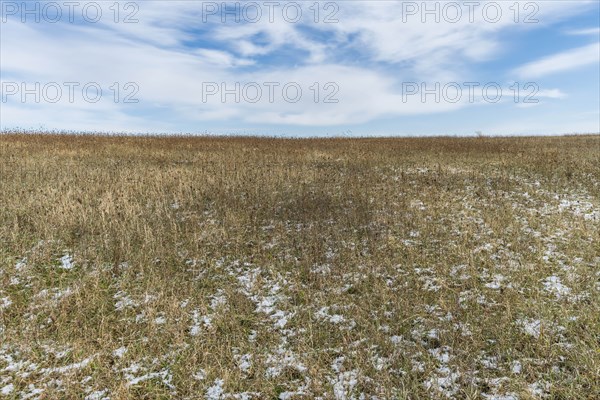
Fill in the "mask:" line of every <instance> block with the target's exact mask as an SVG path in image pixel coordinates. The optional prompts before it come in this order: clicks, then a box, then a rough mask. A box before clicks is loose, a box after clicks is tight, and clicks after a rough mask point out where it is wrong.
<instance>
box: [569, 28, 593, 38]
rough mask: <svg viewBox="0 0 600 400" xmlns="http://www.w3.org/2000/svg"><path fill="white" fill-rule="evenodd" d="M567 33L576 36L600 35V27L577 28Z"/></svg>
mask: <svg viewBox="0 0 600 400" xmlns="http://www.w3.org/2000/svg"><path fill="white" fill-rule="evenodd" d="M567 35H575V36H587V35H591V36H599V35H600V28H588V29H576V30H572V31H567Z"/></svg>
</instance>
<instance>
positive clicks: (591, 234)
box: [0, 135, 600, 400]
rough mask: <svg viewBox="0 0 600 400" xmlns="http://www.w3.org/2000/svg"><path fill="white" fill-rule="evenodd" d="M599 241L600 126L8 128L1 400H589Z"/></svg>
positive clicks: (0, 169)
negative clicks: (470, 135)
mask: <svg viewBox="0 0 600 400" xmlns="http://www.w3.org/2000/svg"><path fill="white" fill-rule="evenodd" d="M599 243H600V137H598V136H588V137H568V138H521V139H485V138H474V139H444V138H438V139H397V140H381V139H379V140H306V141H291V140H290V141H284V140H258V139H203V138H197V139H189V138H179V139H153V138H100V137H88V138H82V137H61V136H54V137H42V136H18V135H14V136H2V137H0V398H4V397H6V398H8V399H11V398H15V399H17V398H22V399H25V398H31V399H34V398H39V399H71V398H72V399H81V398H86V399H97V400H100V399H108V398H111V399H126V398H131V399H133V398H182V399H186V398H187V399H197V398H207V399H221V398H223V399H225V398H231V399H251V398H253V399H276V398H280V399H296V398H298V399H300V398H306V399H312V398H318V397H321V398H324V399H325V398H327V399H354V398H356V399H363V398H364V399H395V398H412V399H424V398H457V399H463V398H468V399H496V400H499V399H504V400H508V399H532V398H552V399H598V398H600V380H598V377H599V376H600V246H599ZM3 396H4V397H3Z"/></svg>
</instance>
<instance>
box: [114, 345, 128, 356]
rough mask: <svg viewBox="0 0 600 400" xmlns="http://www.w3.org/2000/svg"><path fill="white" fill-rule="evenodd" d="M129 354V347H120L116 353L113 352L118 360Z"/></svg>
mask: <svg viewBox="0 0 600 400" xmlns="http://www.w3.org/2000/svg"><path fill="white" fill-rule="evenodd" d="M126 353H127V347H119V348H118V349H116V350H115V351H113V356H115V357H118V358H123V356H124V355H125V354H126Z"/></svg>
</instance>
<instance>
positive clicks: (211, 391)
mask: <svg viewBox="0 0 600 400" xmlns="http://www.w3.org/2000/svg"><path fill="white" fill-rule="evenodd" d="M224 383H225V382H224V381H223V379H215V383H214V384H213V385H212V386H211V387H209V388H208V390H207V391H206V397H205V399H206V400H220V399H222V398H223V397H222V396H223V384H224Z"/></svg>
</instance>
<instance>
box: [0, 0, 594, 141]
mask: <svg viewBox="0 0 600 400" xmlns="http://www.w3.org/2000/svg"><path fill="white" fill-rule="evenodd" d="M599 4H600V2H598V1H597V0H592V1H576V0H575V1H521V2H516V1H497V2H489V1H464V2H461V1H457V2H436V1H428V2H427V3H423V2H421V1H418V2H406V1H405V2H402V1H381V2H378V1H349V0H343V1H337V2H328V1H321V2H318V1H306V2H301V1H300V2H283V1H279V2H276V1H271V2H269V1H264V2H263V1H257V2H238V3H235V2H229V3H227V4H226V5H224V4H223V3H222V2H220V1H219V2H201V1H190V0H188V1H129V2H127V1H124V2H119V3H115V1H112V0H110V1H97V2H74V3H69V2H61V1H57V2H28V3H27V5H26V7H27V9H24V7H23V3H22V2H20V1H18V2H13V1H6V0H2V1H1V2H0V5H1V9H2V20H1V24H0V70H1V73H0V81H1V83H2V86H1V90H2V102H1V103H0V107H1V108H0V127H1V128H2V129H4V130H7V129H13V128H23V129H40V128H41V129H47V130H75V131H105V132H108V131H112V132H150V133H169V132H172V133H220V134H264V135H293V136H305V135H306V136H309V135H310V136H313V135H321V136H326V135H331V136H333V135H335V136H339V135H442V134H443V135H445V134H450V135H471V134H474V132H475V131H481V132H483V133H484V134H490V135H511V134H559V133H583V132H593V133H597V132H600V114H599V110H600V98H599V97H600V95H599V92H600V72H599V68H600V66H599V63H600V29H599V26H600V5H599Z"/></svg>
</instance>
